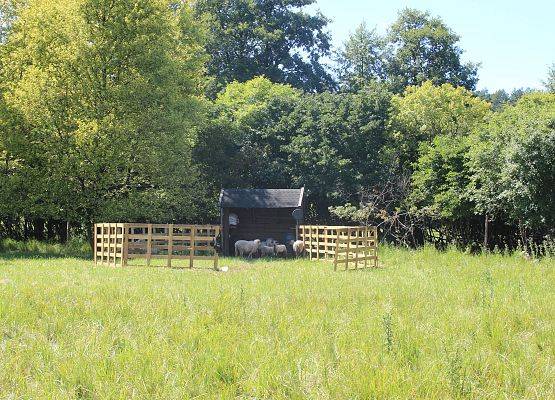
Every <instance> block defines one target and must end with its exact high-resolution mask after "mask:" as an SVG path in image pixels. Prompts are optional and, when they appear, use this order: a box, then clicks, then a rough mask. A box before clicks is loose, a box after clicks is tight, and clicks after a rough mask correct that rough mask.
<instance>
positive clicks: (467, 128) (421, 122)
mask: <svg viewBox="0 0 555 400" xmlns="http://www.w3.org/2000/svg"><path fill="white" fill-rule="evenodd" d="M391 103H392V106H391V108H392V111H391V122H390V129H391V136H392V149H391V151H392V152H393V153H394V158H395V159H396V160H398V161H397V162H398V167H399V168H400V169H401V170H409V171H410V170H411V169H412V165H413V163H415V162H416V161H417V159H418V155H419V148H425V146H424V147H422V146H423V145H425V144H431V143H432V141H433V140H434V138H435V137H437V136H449V137H450V138H451V140H460V139H461V138H462V137H464V136H466V135H468V134H469V133H470V132H471V131H472V130H473V129H474V128H476V127H477V126H478V125H479V124H481V123H482V122H484V119H485V117H486V116H487V115H488V112H489V109H490V105H489V104H488V103H487V102H485V101H483V100H480V99H478V98H476V97H475V96H474V95H473V94H472V93H471V92H469V91H468V90H466V89H464V88H462V87H457V88H455V87H453V86H451V85H449V84H443V85H441V86H434V85H433V84H432V82H429V81H428V82H425V83H424V84H422V85H421V86H410V87H408V88H407V89H406V90H405V92H404V93H403V94H402V95H396V96H394V97H393V99H392V102H391Z"/></svg>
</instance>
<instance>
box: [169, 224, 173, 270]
mask: <svg viewBox="0 0 555 400" xmlns="http://www.w3.org/2000/svg"><path fill="white" fill-rule="evenodd" d="M172 255H173V224H169V226H168V268H170V267H171V266H172Z"/></svg>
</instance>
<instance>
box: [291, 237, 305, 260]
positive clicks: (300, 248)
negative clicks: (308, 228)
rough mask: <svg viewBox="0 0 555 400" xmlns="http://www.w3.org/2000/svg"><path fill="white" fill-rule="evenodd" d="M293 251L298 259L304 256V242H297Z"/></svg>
mask: <svg viewBox="0 0 555 400" xmlns="http://www.w3.org/2000/svg"><path fill="white" fill-rule="evenodd" d="M293 251H294V252H295V255H296V256H297V257H301V256H302V255H303V254H304V242H303V241H302V240H297V241H296V242H294V243H293Z"/></svg>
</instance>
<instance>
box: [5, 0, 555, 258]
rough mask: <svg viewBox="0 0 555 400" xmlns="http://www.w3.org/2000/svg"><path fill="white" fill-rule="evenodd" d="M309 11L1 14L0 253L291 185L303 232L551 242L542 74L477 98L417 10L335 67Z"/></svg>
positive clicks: (553, 150)
mask: <svg viewBox="0 0 555 400" xmlns="http://www.w3.org/2000/svg"><path fill="white" fill-rule="evenodd" d="M314 4H315V1H314V0H267V1H255V0H233V1H229V0H196V1H180V2H177V1H171V0H9V1H6V2H3V3H2V5H1V7H2V8H0V237H3V236H12V237H20V238H30V237H35V238H39V239H41V238H43V236H44V235H45V234H48V235H49V237H50V238H54V237H57V238H61V237H62V236H63V234H62V233H58V234H56V232H62V231H63V229H62V228H61V227H62V226H64V227H65V226H67V225H66V222H69V223H70V224H71V225H72V226H74V227H75V229H77V230H82V232H87V233H90V226H91V224H92V223H93V222H96V221H102V220H104V221H107V220H110V221H137V222H143V221H153V222H181V221H183V222H212V223H213V222H216V221H217V220H218V218H219V210H218V208H217V199H218V196H217V193H218V192H219V191H220V189H221V188H222V187H230V188H232V187H245V188H249V187H250V188H260V187H267V188H292V187H295V188H298V187H301V186H304V187H305V189H306V190H305V193H306V202H307V207H306V209H307V221H310V222H313V223H318V222H322V223H341V224H344V223H348V222H349V221H351V222H352V221H356V222H357V223H366V224H374V225H379V227H380V230H381V233H380V235H381V236H380V237H382V238H385V239H386V240H392V241H396V242H398V243H403V244H410V245H419V244H422V243H424V242H425V241H426V240H429V241H432V242H434V243H435V244H437V245H443V246H444V245H447V244H449V243H456V244H457V245H461V246H469V247H471V248H477V247H478V246H482V245H483V244H485V245H487V246H490V247H492V246H494V245H500V246H509V247H513V248H514V247H515V246H517V244H518V242H520V243H521V245H522V244H523V243H528V241H529V240H532V241H534V242H535V243H539V242H541V241H542V240H548V239H549V237H552V236H553V235H554V234H555V231H554V228H553V226H555V209H554V208H553V207H554V206H553V205H554V204H555V194H554V188H555V182H554V181H553V179H554V178H553V177H554V176H555V170H554V161H553V160H555V133H554V131H555V108H554V104H555V98H554V97H553V96H555V95H554V94H552V93H549V91H553V68H551V70H550V72H549V76H548V78H547V80H546V82H545V86H546V90H545V91H543V92H542V91H540V90H536V89H534V90H532V89H517V90H513V91H512V92H510V93H509V92H507V91H505V90H499V91H497V92H493V93H489V92H488V91H487V90H482V91H479V92H473V91H472V90H474V88H475V85H476V81H477V74H476V72H477V66H476V65H475V64H469V63H464V62H463V61H462V54H463V50H462V49H461V48H460V41H459V37H458V36H457V35H456V34H455V33H454V32H453V31H452V30H451V29H450V28H449V27H448V26H447V25H446V24H445V23H444V22H443V21H442V20H441V19H440V18H438V17H434V16H431V15H430V14H429V13H426V12H422V11H418V10H414V9H404V10H402V11H401V12H400V13H399V16H398V18H397V20H396V21H395V22H394V23H393V24H392V25H391V26H390V27H389V29H388V30H387V34H385V35H380V34H378V33H377V32H376V31H375V30H372V29H369V28H367V27H366V25H365V24H364V23H363V24H361V25H360V26H359V27H358V28H357V29H356V30H355V31H354V32H353V34H352V35H351V36H350V37H349V38H348V40H347V41H346V42H345V43H344V44H343V46H342V47H341V48H340V49H338V51H337V52H334V53H333V54H334V55H335V57H331V55H332V52H331V50H332V49H331V45H330V39H331V37H330V36H329V34H328V32H327V31H326V29H327V24H328V20H327V19H326V18H325V17H324V16H322V15H321V14H320V13H319V12H317V11H314V7H313V6H314ZM324 60H325V61H324ZM327 62H330V63H335V69H332V68H329V69H328V67H327V66H326V64H327ZM331 71H333V72H334V74H332V73H331ZM486 227H487V228H486ZM490 228H491V229H490ZM52 232H54V233H52ZM488 232H489V235H490V236H491V241H489V242H488V240H487V239H488ZM56 235H57V236H56ZM482 236H484V237H485V239H486V240H484V241H482V240H481V239H482ZM526 245H527V244H526Z"/></svg>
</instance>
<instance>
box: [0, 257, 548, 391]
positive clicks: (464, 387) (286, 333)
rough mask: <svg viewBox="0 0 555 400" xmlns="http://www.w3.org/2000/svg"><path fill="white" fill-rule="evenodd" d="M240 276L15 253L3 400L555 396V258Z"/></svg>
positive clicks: (4, 323)
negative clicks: (98, 264)
mask: <svg viewBox="0 0 555 400" xmlns="http://www.w3.org/2000/svg"><path fill="white" fill-rule="evenodd" d="M380 256H381V263H380V264H381V267H380V268H379V269H376V270H365V271H357V272H333V268H332V266H331V265H330V264H327V263H324V262H310V261H306V260H289V261H266V260H260V261H256V262H246V261H241V260H235V259H224V260H221V261H220V265H225V266H229V267H230V271H229V272H228V273H221V272H220V273H218V272H213V271H211V270H210V266H209V264H208V263H207V264H206V266H205V268H197V269H194V270H180V269H165V268H150V269H149V268H145V267H128V268H126V269H121V268H117V269H115V268H109V267H96V268H94V267H93V265H92V262H90V261H86V260H82V259H77V258H56V257H50V258H42V259H41V258H35V259H25V258H12V257H2V255H0V398H10V399H12V398H25V399H27V398H36V399H54V398H56V399H66V398H70V399H71V398H74V399H77V398H81V399H85V398H89V399H104V398H121V399H124V398H160V399H183V398H207V399H212V398H242V399H304V398H309V399H351V398H358V399H372V398H383V399H389V398H397V399H406V398H441V399H458V398H480V399H499V398H507V399H509V398H510V399H513V398H526V399H540V398H541V399H549V398H555V262H554V260H553V259H551V258H544V259H542V260H539V261H527V260H525V259H523V258H522V257H520V256H518V255H513V256H504V255H501V254H490V255H479V256H472V255H467V254H463V253H460V252H457V251H455V250H450V251H447V252H443V253H438V252H436V251H435V250H433V249H431V248H425V249H423V250H419V251H405V250H398V249H392V248H384V249H382V250H381V254H380Z"/></svg>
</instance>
